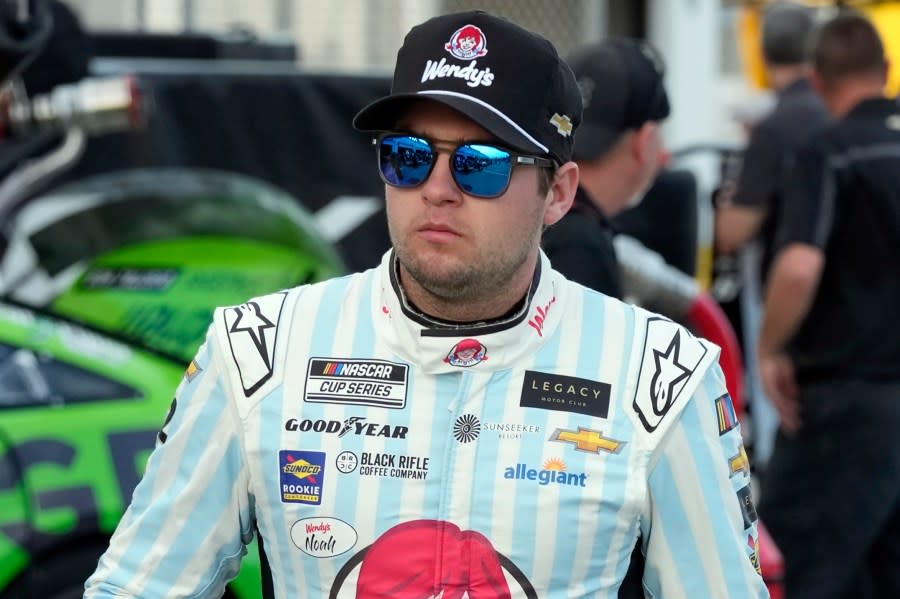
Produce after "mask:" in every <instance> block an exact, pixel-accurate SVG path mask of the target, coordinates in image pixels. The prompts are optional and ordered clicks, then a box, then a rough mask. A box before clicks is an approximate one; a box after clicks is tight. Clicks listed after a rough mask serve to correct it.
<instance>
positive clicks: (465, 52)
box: [353, 11, 581, 164]
mask: <svg viewBox="0 0 900 599" xmlns="http://www.w3.org/2000/svg"><path fill="white" fill-rule="evenodd" d="M421 98H428V99H430V100H433V101H435V102H440V103H441V104H444V105H446V106H449V107H450V108H453V109H454V110H457V111H458V112H460V113H462V114H464V115H465V116H467V117H468V118H470V119H472V120H473V121H474V122H476V123H478V124H479V125H480V126H482V127H484V128H485V129H486V130H487V131H489V132H490V133H491V134H492V135H494V136H496V137H497V138H498V139H499V140H500V141H501V142H502V143H504V144H505V145H507V146H509V147H510V148H511V149H514V150H517V151H520V152H523V153H527V154H534V155H538V156H549V157H551V158H553V159H554V160H556V161H557V162H558V163H560V164H562V163H564V162H568V161H569V160H570V159H571V157H572V144H573V141H572V140H573V135H574V133H575V129H576V127H577V126H578V123H579V122H580V121H581V95H580V93H579V91H578V86H577V84H576V83H575V76H574V75H573V74H572V70H571V69H570V68H569V66H568V65H567V64H566V62H565V61H564V60H562V59H561V58H560V57H559V55H558V54H557V52H556V48H554V47H553V44H551V43H550V41H548V40H547V39H545V38H543V37H541V36H539V35H537V34H535V33H532V32H530V31H528V30H526V29H524V28H522V27H521V26H519V25H516V24H515V23H513V22H512V21H509V20H507V19H504V18H501V17H497V16H493V15H490V14H488V13H486V12H483V11H468V12H459V13H453V14H448V15H442V16H439V17H434V18H432V19H429V20H428V21H425V22H424V23H421V24H419V25H416V26H415V27H413V28H412V29H411V30H410V31H409V33H408V34H407V35H406V38H405V39H404V40H403V46H401V48H400V50H399V51H398V52H397V64H396V66H395V68H394V80H393V84H392V86H391V93H390V95H388V96H385V97H383V98H380V99H378V100H376V101H374V102H372V103H371V104H369V105H368V106H366V107H365V108H363V109H362V110H361V111H360V112H359V113H358V114H357V115H356V117H355V118H354V119H353V126H354V127H356V128H357V129H358V130H360V131H388V130H391V129H393V128H394V127H395V125H396V122H397V120H398V117H400V116H401V115H402V114H403V112H404V110H406V109H407V107H408V105H409V104H410V102H411V101H412V100H413V99H421Z"/></svg>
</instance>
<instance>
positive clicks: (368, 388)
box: [303, 358, 409, 409]
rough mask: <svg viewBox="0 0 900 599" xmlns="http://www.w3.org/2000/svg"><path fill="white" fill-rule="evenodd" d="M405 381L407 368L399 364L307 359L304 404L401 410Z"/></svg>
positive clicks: (380, 361) (379, 361)
mask: <svg viewBox="0 0 900 599" xmlns="http://www.w3.org/2000/svg"><path fill="white" fill-rule="evenodd" d="M408 377H409V366H408V365H406V364H401V363H399V362H388V361H386V360H360V359H353V358H310V359H309V366H308V368H307V369H306V384H305V386H304V390H303V401H306V402H310V403H331V404H346V405H354V406H368V407H377V408H393V409H402V408H405V407H406V391H407V386H408V385H407V379H408Z"/></svg>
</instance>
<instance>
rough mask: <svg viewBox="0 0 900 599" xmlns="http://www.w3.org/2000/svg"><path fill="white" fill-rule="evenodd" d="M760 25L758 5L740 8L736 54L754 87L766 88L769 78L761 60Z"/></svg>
mask: <svg viewBox="0 0 900 599" xmlns="http://www.w3.org/2000/svg"><path fill="white" fill-rule="evenodd" d="M761 26H762V10H761V8H760V7H759V6H748V7H744V8H742V9H741V10H740V11H739V12H738V15H737V27H736V28H735V30H736V31H737V44H738V55H739V56H740V57H741V65H742V66H743V68H744V76H745V77H746V78H747V80H748V81H749V82H750V84H751V85H752V86H753V87H754V88H756V89H767V88H768V87H769V80H768V79H769V78H768V76H767V75H766V65H765V62H764V61H763V53H762V44H761V43H760V27H761Z"/></svg>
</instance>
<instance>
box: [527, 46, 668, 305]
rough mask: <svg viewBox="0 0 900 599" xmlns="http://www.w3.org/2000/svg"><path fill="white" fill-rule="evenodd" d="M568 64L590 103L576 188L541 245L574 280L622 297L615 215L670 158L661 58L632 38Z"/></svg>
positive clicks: (591, 49)
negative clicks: (662, 133) (662, 124)
mask: <svg viewBox="0 0 900 599" xmlns="http://www.w3.org/2000/svg"><path fill="white" fill-rule="evenodd" d="M568 63H569V65H570V66H571V67H572V70H573V72H574V73H575V76H576V78H577V79H578V87H579V89H580V90H581V99H582V102H583V103H584V115H583V121H582V124H581V128H580V129H579V131H578V134H577V135H576V136H575V152H574V155H573V160H575V162H576V164H578V172H579V179H578V191H577V193H576V194H575V201H574V203H573V205H572V209H571V210H570V211H569V212H568V213H567V214H566V215H565V216H564V217H563V218H562V219H561V220H560V221H559V222H558V223H556V224H555V225H554V226H552V227H550V228H549V229H547V231H545V233H544V236H543V240H542V247H543V249H544V252H546V254H547V256H548V257H549V258H550V263H551V264H553V268H555V269H556V270H558V271H559V272H561V273H562V274H563V275H565V276H566V277H567V278H568V279H570V280H572V281H576V282H578V283H581V284H582V285H585V286H586V287H590V288H591V289H595V290H597V291H600V292H601V293H605V294H607V295H610V296H612V297H616V298H619V299H622V298H623V293H624V292H623V281H622V274H621V268H620V266H619V263H618V261H617V259H616V250H615V247H614V245H613V236H614V235H615V231H614V229H613V227H612V226H611V225H610V222H609V219H611V218H613V217H614V216H616V215H617V214H619V213H620V212H621V211H622V210H624V209H625V208H628V207H632V206H634V205H636V204H637V203H639V202H640V201H641V199H642V198H643V196H644V194H645V193H646V192H647V189H649V187H650V186H651V185H652V183H653V181H654V179H655V178H656V176H657V174H659V171H660V170H661V169H662V168H663V167H664V166H665V164H666V162H667V160H668V154H667V153H666V151H665V149H664V147H663V142H662V138H661V136H660V131H659V127H660V122H661V121H663V120H665V118H666V117H668V116H669V100H668V96H667V94H666V90H665V87H664V86H663V64H662V60H661V58H660V57H659V55H658V54H657V53H656V51H655V50H654V49H653V48H652V47H651V46H650V45H649V44H648V43H647V42H645V41H643V40H637V39H629V38H616V39H609V40H604V41H602V42H599V43H597V44H591V45H589V46H585V47H583V48H581V49H579V50H577V51H576V52H575V53H573V54H572V55H571V56H570V57H569V58H568Z"/></svg>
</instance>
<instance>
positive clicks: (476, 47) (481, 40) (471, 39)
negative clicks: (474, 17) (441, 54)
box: [444, 25, 487, 60]
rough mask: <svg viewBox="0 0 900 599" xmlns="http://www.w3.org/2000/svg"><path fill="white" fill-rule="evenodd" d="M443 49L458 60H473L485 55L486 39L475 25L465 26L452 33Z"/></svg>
mask: <svg viewBox="0 0 900 599" xmlns="http://www.w3.org/2000/svg"><path fill="white" fill-rule="evenodd" d="M444 49H445V50H446V51H447V52H449V53H450V54H451V55H453V56H454V57H456V58H459V59H460V60H474V59H476V58H481V57H482V56H484V55H485V54H487V38H486V37H485V36H484V32H483V31H482V30H481V29H479V28H478V27H476V26H475V25H465V26H463V27H460V28H459V29H457V30H456V31H454V32H453V35H451V36H450V41H449V42H447V43H446V44H444Z"/></svg>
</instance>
